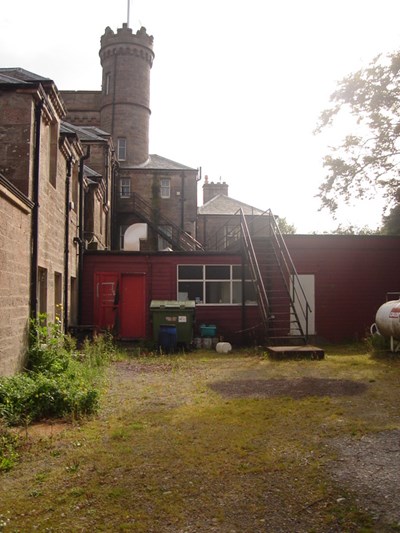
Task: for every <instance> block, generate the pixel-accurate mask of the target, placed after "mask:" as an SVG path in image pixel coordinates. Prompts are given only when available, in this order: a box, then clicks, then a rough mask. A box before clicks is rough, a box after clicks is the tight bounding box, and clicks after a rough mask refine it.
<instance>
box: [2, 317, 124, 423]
mask: <svg viewBox="0 0 400 533" xmlns="http://www.w3.org/2000/svg"><path fill="white" fill-rule="evenodd" d="M30 340H31V342H30V348H29V352H28V360H27V365H26V370H25V372H23V373H21V374H17V375H15V376H12V377H8V378H0V418H2V419H3V420H4V421H5V422H6V423H7V424H9V425H21V424H25V425H26V424H29V423H30V422H34V421H38V420H42V419H46V418H59V417H65V416H73V417H76V418H77V417H80V416H82V415H87V414H92V413H95V412H96V411H97V409H98V407H99V390H98V382H99V378H100V377H101V371H102V368H103V367H104V366H105V365H106V364H107V363H108V362H109V361H110V359H111V358H112V357H113V355H115V349H114V347H113V344H112V340H111V338H109V337H96V338H95V339H94V340H93V341H92V342H89V341H87V342H85V344H84V346H83V348H82V350H81V351H79V352H78V351H77V350H76V344H75V343H74V342H73V340H71V338H70V337H68V336H66V335H64V334H63V333H62V331H61V329H60V326H59V324H49V325H45V324H44V317H43V316H41V317H40V318H39V319H38V320H36V321H33V322H32V324H31V332H30Z"/></svg>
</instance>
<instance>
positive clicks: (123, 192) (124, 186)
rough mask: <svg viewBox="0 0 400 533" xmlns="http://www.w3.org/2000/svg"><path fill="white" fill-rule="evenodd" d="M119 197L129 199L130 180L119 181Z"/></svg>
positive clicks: (121, 179)
mask: <svg viewBox="0 0 400 533" xmlns="http://www.w3.org/2000/svg"><path fill="white" fill-rule="evenodd" d="M119 197H120V198H130V197H131V178H120V179H119Z"/></svg>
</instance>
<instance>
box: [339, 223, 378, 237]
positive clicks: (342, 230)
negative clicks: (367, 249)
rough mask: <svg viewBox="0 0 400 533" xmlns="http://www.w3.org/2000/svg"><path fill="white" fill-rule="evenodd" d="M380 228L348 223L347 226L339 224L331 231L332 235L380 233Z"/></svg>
mask: <svg viewBox="0 0 400 533" xmlns="http://www.w3.org/2000/svg"><path fill="white" fill-rule="evenodd" d="M380 232H381V230H378V229H371V228H369V227H368V226H361V227H360V226H354V225H352V224H350V225H349V226H343V225H342V224H339V226H338V227H337V228H336V229H335V230H334V231H333V232H332V233H333V234H334V235H376V234H378V233H380Z"/></svg>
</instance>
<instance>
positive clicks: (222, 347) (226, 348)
mask: <svg viewBox="0 0 400 533" xmlns="http://www.w3.org/2000/svg"><path fill="white" fill-rule="evenodd" d="M215 349H216V350H217V352H218V353H228V352H231V351H232V345H231V344H230V343H229V342H219V343H218V344H217V346H216V347H215Z"/></svg>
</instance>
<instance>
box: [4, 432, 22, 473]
mask: <svg viewBox="0 0 400 533" xmlns="http://www.w3.org/2000/svg"><path fill="white" fill-rule="evenodd" d="M19 440H20V439H19V437H18V435H16V434H15V433H11V432H10V431H9V430H8V429H6V428H5V427H3V426H2V425H1V424H0V472H6V471H8V470H11V468H12V467H13V466H14V464H15V463H16V461H17V460H18V447H19Z"/></svg>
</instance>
